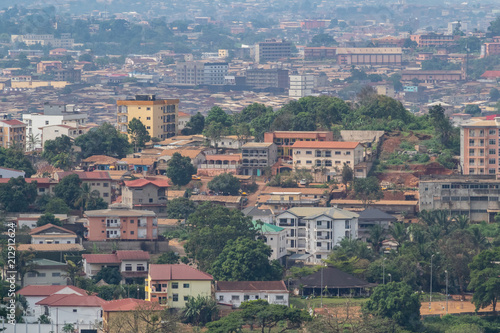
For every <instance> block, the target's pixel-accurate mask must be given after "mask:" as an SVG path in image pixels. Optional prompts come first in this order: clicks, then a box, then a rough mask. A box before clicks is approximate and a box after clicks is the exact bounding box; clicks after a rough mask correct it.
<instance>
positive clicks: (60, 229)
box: [30, 223, 76, 236]
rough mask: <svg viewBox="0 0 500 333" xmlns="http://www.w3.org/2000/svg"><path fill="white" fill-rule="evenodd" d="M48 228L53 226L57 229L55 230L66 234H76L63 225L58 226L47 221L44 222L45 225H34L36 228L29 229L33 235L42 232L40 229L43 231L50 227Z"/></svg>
mask: <svg viewBox="0 0 500 333" xmlns="http://www.w3.org/2000/svg"><path fill="white" fill-rule="evenodd" d="M50 228H55V229H57V230H58V231H60V232H64V233H67V234H71V235H74V236H76V234H75V233H74V232H73V231H71V230H68V229H64V228H63V227H60V226H57V225H54V224H52V223H47V224H45V225H42V226H41V227H36V228H34V229H32V230H31V231H30V235H32V236H33V235H36V234H38V233H40V232H42V231H45V230H47V229H50Z"/></svg>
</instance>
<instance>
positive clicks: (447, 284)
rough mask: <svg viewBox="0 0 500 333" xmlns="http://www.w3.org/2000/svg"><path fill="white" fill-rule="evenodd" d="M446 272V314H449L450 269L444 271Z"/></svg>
mask: <svg viewBox="0 0 500 333" xmlns="http://www.w3.org/2000/svg"><path fill="white" fill-rule="evenodd" d="M444 273H445V274H446V314H448V271H444Z"/></svg>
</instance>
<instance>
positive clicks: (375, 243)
mask: <svg viewBox="0 0 500 333" xmlns="http://www.w3.org/2000/svg"><path fill="white" fill-rule="evenodd" d="M384 240H385V230H384V229H383V228H382V227H381V226H380V225H379V224H375V225H374V226H372V227H371V228H370V237H369V238H368V240H367V241H368V243H370V244H371V245H372V248H373V251H374V252H375V253H379V252H380V249H381V248H382V243H383V242H384Z"/></svg>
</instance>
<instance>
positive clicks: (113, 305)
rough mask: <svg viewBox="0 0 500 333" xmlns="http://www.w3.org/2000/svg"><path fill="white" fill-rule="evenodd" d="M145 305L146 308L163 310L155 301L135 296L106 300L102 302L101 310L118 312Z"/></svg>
mask: <svg viewBox="0 0 500 333" xmlns="http://www.w3.org/2000/svg"><path fill="white" fill-rule="evenodd" d="M141 307H147V309H153V310H155V309H156V310H158V311H163V310H164V307H162V306H161V305H160V304H159V303H157V302H149V301H145V300H142V299H135V298H124V299H117V300H112V301H107V302H105V303H104V304H102V310H103V311H107V312H120V311H124V312H125V311H133V310H135V309H137V308H141Z"/></svg>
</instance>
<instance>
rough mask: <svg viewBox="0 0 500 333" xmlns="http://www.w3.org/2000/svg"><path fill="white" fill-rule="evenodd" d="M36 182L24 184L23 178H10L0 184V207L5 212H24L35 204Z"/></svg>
mask: <svg viewBox="0 0 500 333" xmlns="http://www.w3.org/2000/svg"><path fill="white" fill-rule="evenodd" d="M36 196H37V187H36V182H31V183H26V181H25V180H24V178H23V177H18V178H11V179H9V181H8V182H7V183H6V184H0V205H1V207H2V209H3V210H5V211H7V212H26V211H28V209H29V206H30V205H31V204H32V203H34V202H35V200H36Z"/></svg>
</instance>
